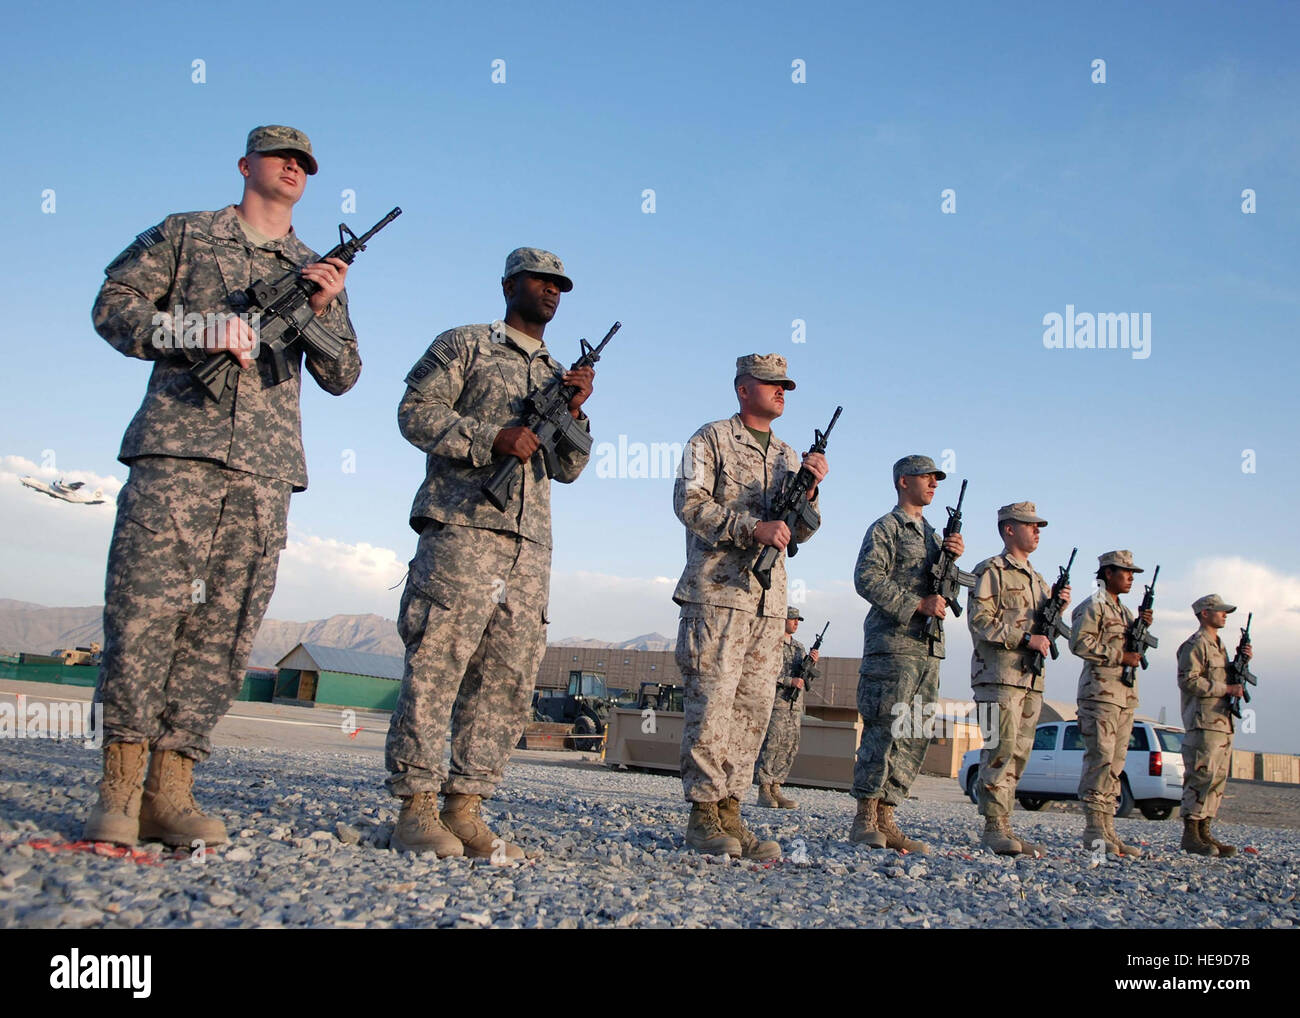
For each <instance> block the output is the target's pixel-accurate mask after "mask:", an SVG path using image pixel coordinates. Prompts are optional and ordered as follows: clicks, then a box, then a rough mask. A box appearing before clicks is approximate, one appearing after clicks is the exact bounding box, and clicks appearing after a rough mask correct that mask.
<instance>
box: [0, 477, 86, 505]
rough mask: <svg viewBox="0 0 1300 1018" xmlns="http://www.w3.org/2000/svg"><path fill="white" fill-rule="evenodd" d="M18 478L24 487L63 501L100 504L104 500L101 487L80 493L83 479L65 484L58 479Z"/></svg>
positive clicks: (77, 503) (79, 503)
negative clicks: (87, 493) (91, 492)
mask: <svg viewBox="0 0 1300 1018" xmlns="http://www.w3.org/2000/svg"><path fill="white" fill-rule="evenodd" d="M18 480H20V481H21V482H22V483H23V485H24V487H28V488H31V489H32V490H33V491H39V492H40V493H41V494H42V495H49V496H50V498H57V499H60V500H62V501H64V502H72V503H75V504H76V505H102V504H103V502H104V489H103V488H96V489H95V491H94V494H91V495H86V494H83V493H82V491H81V489H82V488H83V487H84V486H85V483H86V482H85V481H71V482H68V483H66V484H65V483H64V482H63V480H62V479H60V480H57V481H55V482H54V483H53V484H46V483H45V482H44V481H38V480H37V479H36V478H35V477H20V478H18Z"/></svg>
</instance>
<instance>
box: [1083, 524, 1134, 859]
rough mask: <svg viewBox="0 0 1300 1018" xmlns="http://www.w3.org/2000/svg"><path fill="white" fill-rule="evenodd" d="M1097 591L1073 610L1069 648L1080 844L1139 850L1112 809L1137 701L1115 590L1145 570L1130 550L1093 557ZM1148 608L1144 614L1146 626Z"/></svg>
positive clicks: (1125, 621) (1127, 615)
mask: <svg viewBox="0 0 1300 1018" xmlns="http://www.w3.org/2000/svg"><path fill="white" fill-rule="evenodd" d="M1097 562H1098V567H1097V580H1098V581H1099V583H1100V585H1099V587H1098V589H1097V592H1096V593H1095V594H1094V595H1093V596H1092V597H1090V598H1088V599H1087V600H1086V601H1084V602H1083V603H1082V604H1080V605H1079V606H1078V607H1077V608H1075V609H1074V614H1073V615H1072V616H1071V626H1070V650H1071V651H1072V652H1073V653H1074V654H1075V656H1076V657H1081V658H1083V671H1082V672H1080V674H1079V691H1078V712H1079V734H1080V735H1081V736H1082V737H1083V745H1084V751H1083V772H1082V774H1081V776H1080V778H1079V801H1080V802H1081V803H1082V804H1083V811H1084V816H1085V821H1084V828H1083V845H1084V847H1085V848H1090V849H1091V848H1097V847H1099V846H1104V848H1105V850H1106V852H1107V853H1108V854H1110V855H1123V856H1133V857H1136V856H1140V855H1141V854H1142V849H1140V848H1138V847H1137V846H1136V845H1128V844H1125V843H1124V842H1123V841H1122V840H1120V836H1119V834H1118V833H1117V832H1116V830H1115V808H1116V805H1117V804H1118V802H1119V791H1120V779H1121V777H1122V776H1123V774H1124V760H1125V758H1126V757H1127V756H1128V743H1129V737H1130V736H1131V735H1132V733H1133V714H1134V711H1135V710H1136V709H1137V705H1138V691H1137V680H1136V679H1134V681H1133V685H1131V686H1129V685H1126V684H1125V683H1124V682H1123V681H1122V675H1123V673H1124V669H1125V668H1137V667H1138V665H1139V664H1140V663H1141V655H1140V654H1139V653H1138V652H1137V651H1129V650H1125V649H1124V647H1125V640H1124V637H1125V634H1126V633H1127V632H1128V628H1129V626H1130V625H1131V624H1132V623H1133V613H1132V612H1131V611H1130V610H1129V609H1128V608H1127V607H1126V606H1125V605H1123V604H1121V603H1120V600H1119V596H1120V595H1121V594H1127V593H1128V592H1129V591H1130V590H1131V589H1132V588H1133V574H1134V573H1140V572H1143V570H1142V569H1139V568H1138V567H1137V566H1135V565H1134V564H1133V553H1132V552H1131V551H1126V550H1120V551H1108V552H1106V554H1104V555H1101V556H1099V557H1098V560H1097ZM1151 617H1152V616H1151V612H1150V611H1149V610H1148V611H1145V612H1143V613H1142V618H1143V620H1144V621H1145V622H1146V624H1147V625H1148V626H1149V625H1151Z"/></svg>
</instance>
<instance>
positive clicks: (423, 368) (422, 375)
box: [406, 339, 456, 392]
mask: <svg viewBox="0 0 1300 1018" xmlns="http://www.w3.org/2000/svg"><path fill="white" fill-rule="evenodd" d="M455 357H456V351H455V350H453V349H452V346H451V344H450V343H449V342H447V340H445V339H435V340H434V341H433V342H432V343H431V344H429V349H427V350H425V351H424V356H423V357H421V358H420V359H419V360H418V361H417V362H416V364H415V367H413V368H412V369H411V371H410V373H409V374H408V375H407V376H406V384H407V385H409V386H410V387H411V388H412V389H415V390H416V391H417V392H423V391H424V390H425V389H426V388H428V386H429V384H430V383H431V382H432V381H433V379H434V376H435V375H437V373H438V372H439V371H446V370H447V367H448V365H450V364H451V362H452V361H453V360H454V359H455Z"/></svg>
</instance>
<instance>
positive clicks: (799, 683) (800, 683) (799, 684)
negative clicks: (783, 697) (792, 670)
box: [794, 679, 804, 689]
mask: <svg viewBox="0 0 1300 1018" xmlns="http://www.w3.org/2000/svg"><path fill="white" fill-rule="evenodd" d="M794 688H795V689H803V688H804V685H803V679H795V680H794Z"/></svg>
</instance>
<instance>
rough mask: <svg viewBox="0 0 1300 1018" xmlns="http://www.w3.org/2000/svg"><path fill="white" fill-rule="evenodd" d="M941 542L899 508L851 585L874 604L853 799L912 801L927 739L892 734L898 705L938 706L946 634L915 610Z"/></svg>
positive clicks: (866, 629)
mask: <svg viewBox="0 0 1300 1018" xmlns="http://www.w3.org/2000/svg"><path fill="white" fill-rule="evenodd" d="M941 545H942V540H941V538H940V535H939V533H938V532H937V531H935V529H934V528H933V527H932V526H930V524H929V522H928V521H926V520H925V519H924V518H923V517H921V518H914V517H912V516H909V515H908V514H907V513H906V512H904V511H903V509H902V507H901V506H897V507H895V508H894V510H893V511H892V512H890V513H889V514H888V515H886V516H882V517H881V518H880V519H878V520H876V522H875V523H873V524H871V527H870V528H869V529H868V530H867V534H866V536H865V537H864V538H863V540H862V548H861V550H860V551H859V552H858V561H857V564H856V566H854V569H853V585H854V587H855V589H856V590H857V592H858V593H859V594H860V595H861V596H862V597H864V598H866V600H868V601H869V602H871V609H870V610H869V611H868V612H867V617H866V620H865V621H864V622H863V623H862V636H863V639H862V666H861V668H860V669H859V672H858V713H859V714H861V715H862V741H861V743H860V744H859V745H858V753H857V758H856V760H855V762H854V765H853V797H854V798H855V799H860V800H861V799H880V800H882V801H883V802H884V803H886V804H887V805H889V806H897V805H898V804H899V803H901V802H902V801H903V800H904V799H906V798H907V793H908V790H909V789H910V788H911V787H912V782H913V781H914V780H916V775H917V772H918V771H919V770H920V769H921V762H922V761H923V760H924V759H925V751H926V748H927V747H928V746H929V744H930V740H929V738H928V737H926V736H924V735H923V734H917V735H915V737H910V738H895V737H894V735H893V733H892V731H891V728H892V726H893V724H894V721H895V719H896V718H897V717H898V714H897V712H896V711H895V710H894V709H893V708H894V705H895V704H906V705H908V710H909V712H910V710H911V703H912V698H913V697H914V696H919V697H920V698H921V702H922V703H923V704H925V703H934V702H935V700H936V699H937V697H938V695H939V661H940V660H941V659H942V658H943V656H944V639H943V635H942V634H940V636H939V638H938V639H937V640H935V641H933V642H932V641H931V640H930V639H929V638H928V637H927V636H926V633H925V622H926V616H924V615H922V614H920V613H919V612H918V611H917V610H916V606H917V604H918V603H919V602H920V601H921V599H922V598H924V597H925V596H926V594H927V592H928V587H927V582H928V581H927V572H928V571H929V570H930V568H931V567H933V566H934V564H935V562H937V561H938V558H939V553H940V551H941Z"/></svg>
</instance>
